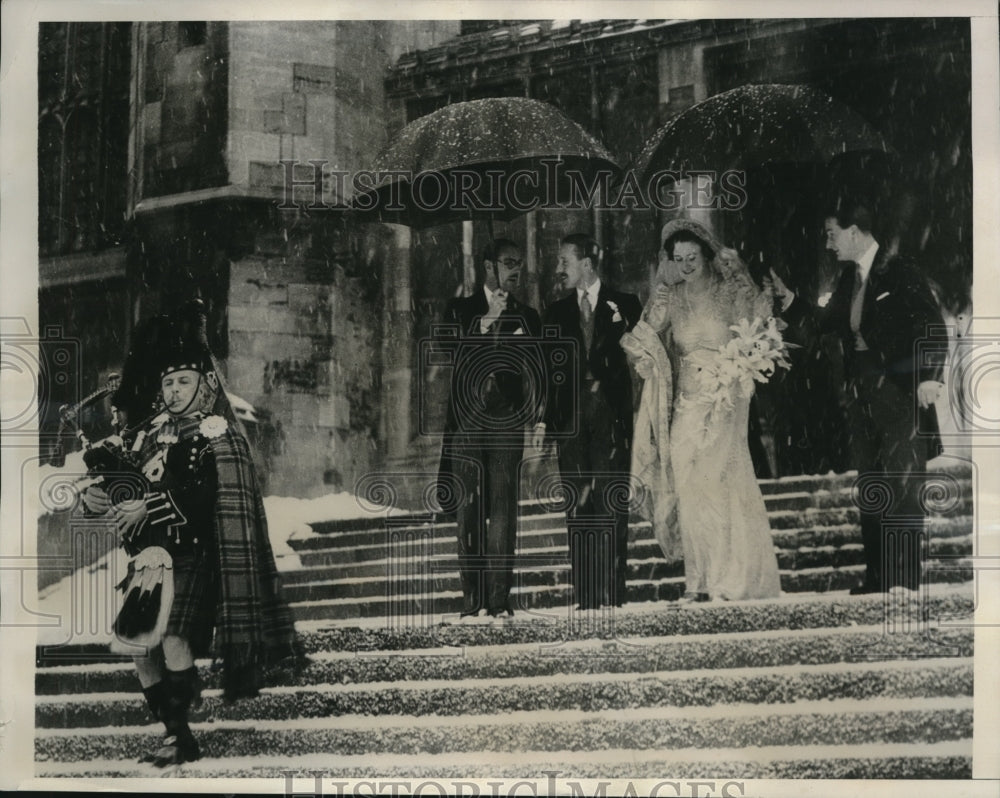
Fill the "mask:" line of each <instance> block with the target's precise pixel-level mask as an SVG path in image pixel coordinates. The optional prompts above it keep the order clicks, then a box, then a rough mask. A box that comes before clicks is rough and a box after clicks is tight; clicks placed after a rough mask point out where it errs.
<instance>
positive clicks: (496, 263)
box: [440, 239, 541, 619]
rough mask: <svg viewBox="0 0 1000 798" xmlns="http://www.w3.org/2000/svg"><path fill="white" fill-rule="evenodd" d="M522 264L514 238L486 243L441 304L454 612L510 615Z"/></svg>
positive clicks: (525, 391) (522, 374)
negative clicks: (478, 279) (456, 583)
mask: <svg viewBox="0 0 1000 798" xmlns="http://www.w3.org/2000/svg"><path fill="white" fill-rule="evenodd" d="M523 263H524V258H523V255H522V253H521V250H520V248H519V247H518V246H517V244H515V243H514V242H513V241H510V240H507V239H497V240H495V241H493V242H491V243H490V245H489V246H487V248H486V250H485V251H484V252H483V255H482V274H483V283H482V285H481V286H479V287H478V288H477V289H476V290H475V291H474V292H473V294H472V295H471V296H468V297H462V298H460V299H453V300H452V301H451V302H450V303H449V304H448V308H447V310H446V311H445V321H446V322H447V323H448V324H449V325H452V329H457V334H458V341H457V342H456V343H455V349H454V351H455V358H454V360H453V364H454V371H453V373H452V380H451V394H450V396H449V399H448V415H447V419H446V422H445V435H444V448H443V450H442V456H441V477H440V478H441V483H442V485H445V486H449V485H450V487H452V488H457V490H455V491H454V492H453V495H454V498H455V503H456V504H457V507H456V516H457V521H458V552H459V571H460V574H461V580H462V593H463V606H462V613H461V614H462V617H463V618H475V617H477V616H479V615H480V613H481V612H485V613H486V615H487V616H491V617H492V618H498V619H505V618H509V617H511V616H512V615H513V614H514V611H513V608H512V607H511V604H510V589H511V586H512V584H513V578H514V564H513V557H514V543H515V536H516V533H517V488H518V484H517V483H518V480H517V474H518V464H519V463H520V461H521V458H522V456H523V448H524V446H523V441H524V437H523V436H524V426H525V424H526V423H529V422H530V421H531V420H532V419H533V417H534V415H535V414H536V413H537V410H536V405H537V397H536V396H535V393H536V391H535V390H533V387H532V383H531V382H530V380H529V379H528V371H527V366H528V359H529V358H530V357H531V350H530V346H525V344H527V342H528V339H531V338H537V336H538V335H539V333H540V330H541V324H540V320H539V316H538V313H537V312H536V311H535V310H534V309H533V308H530V307H528V306H527V305H525V304H524V303H522V302H520V301H519V300H518V299H517V298H516V297H515V296H514V292H515V291H516V290H517V289H518V287H519V285H520V280H521V269H522V266H523Z"/></svg>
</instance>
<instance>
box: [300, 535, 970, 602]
mask: <svg viewBox="0 0 1000 798" xmlns="http://www.w3.org/2000/svg"><path fill="white" fill-rule="evenodd" d="M928 548H929V554H928V556H929V557H930V558H931V559H932V560H936V559H940V558H942V557H969V556H970V555H971V554H972V536H971V535H966V536H965V537H961V538H951V539H940V538H935V539H932V540H931V541H930V545H929V547H928ZM526 554H527V556H528V557H529V558H531V562H530V563H529V564H527V565H515V568H514V580H515V584H516V585H520V586H524V587H536V586H540V585H553V584H559V583H565V581H566V578H567V576H566V574H567V573H568V569H569V553H568V551H567V550H566V549H562V550H560V549H558V548H553V549H549V550H544V549H543V550H538V551H537V552H535V553H531V552H526ZM630 554H631V559H630V560H629V564H628V577H627V578H628V579H629V580H639V581H643V580H647V581H648V580H664V579H670V578H678V577H683V575H684V564H683V563H682V562H669V563H668V562H667V561H666V560H664V559H662V557H660V556H658V555H659V554H660V549H659V547H658V545H657V544H656V543H655V541H649V542H646V543H644V544H640V545H633V546H632V547H631V551H630ZM775 554H776V555H777V560H778V568H779V569H781V570H782V571H796V570H804V569H812V568H826V567H830V568H844V567H846V566H853V565H863V564H864V549H863V547H862V545H861V543H860V542H857V543H850V544H845V545H842V546H840V547H833V546H817V547H803V548H801V549H798V550H794V551H789V550H779V551H776V552H775ZM543 557H544V558H546V561H547V562H548V563H549V564H542V560H541V558H543ZM640 558H641V559H640ZM309 574H310V575H311V576H312V577H313V578H312V579H310V580H308V581H306V580H302V579H298V580H295V581H293V582H291V583H290V584H289V583H288V582H285V584H284V595H285V597H286V598H287V599H288V601H290V602H297V601H313V600H320V599H324V598H332V597H338V598H339V597H346V596H353V597H364V596H372V595H377V594H384V593H386V592H387V591H388V590H389V588H390V586H395V587H394V589H395V590H396V591H397V592H398V591H399V590H403V589H407V590H410V591H412V590H421V589H424V587H423V586H425V585H427V586H428V587H431V586H432V587H433V589H434V590H436V591H444V590H460V589H461V588H460V584H459V581H458V557H457V556H455V555H454V554H453V555H452V556H434V557H429V558H426V559H423V558H418V557H413V558H408V559H406V560H399V561H394V562H392V563H391V564H390V563H389V562H383V563H380V564H374V563H373V564H371V565H370V566H369V567H367V568H364V569H362V568H360V567H359V568H357V569H349V568H343V567H341V568H315V569H310V570H309ZM428 583H430V584H428Z"/></svg>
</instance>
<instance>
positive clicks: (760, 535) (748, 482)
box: [622, 219, 781, 603]
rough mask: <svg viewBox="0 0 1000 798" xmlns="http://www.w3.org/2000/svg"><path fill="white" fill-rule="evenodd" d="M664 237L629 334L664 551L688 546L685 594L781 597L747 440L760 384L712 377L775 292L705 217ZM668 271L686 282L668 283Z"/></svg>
mask: <svg viewBox="0 0 1000 798" xmlns="http://www.w3.org/2000/svg"><path fill="white" fill-rule="evenodd" d="M661 241H662V242H663V249H662V251H661V252H660V268H659V271H658V273H657V280H656V282H657V286H656V290H655V292H654V294H653V295H652V296H651V297H650V300H649V302H648V304H647V305H646V308H645V310H644V311H643V316H642V321H640V322H639V323H638V324H637V325H636V327H635V329H634V330H633V332H631V333H629V334H627V335H626V336H624V337H623V338H622V346H623V347H624V348H625V350H626V352H628V353H629V355H630V357H631V358H632V359H633V361H634V362H635V364H636V371H637V372H638V373H639V375H640V376H641V377H642V378H643V379H644V380H645V384H644V386H643V393H642V400H641V403H640V408H639V417H638V419H637V423H636V429H635V442H634V444H633V456H632V474H633V479H634V482H635V483H636V484H643V485H645V486H646V491H645V496H646V500H647V501H648V502H650V503H651V504H652V511H651V515H652V518H653V527H654V531H655V532H656V537H657V540H658V542H659V543H660V546H661V548H662V549H663V552H664V555H665V556H666V557H667V559H668V560H676V559H678V557H679V556H683V559H684V576H685V594H684V596H683V598H682V599H681V601H682V602H684V603H687V602H691V601H707V600H709V599H730V600H731V599H747V598H765V597H770V596H777V595H779V593H780V592H781V585H780V581H779V577H778V565H777V560H776V557H775V553H774V545H773V543H772V540H771V530H770V525H769V524H768V519H767V512H766V510H765V508H764V499H763V497H762V496H761V492H760V488H759V486H758V484H757V479H756V477H755V475H754V471H753V464H752V462H751V459H750V450H749V447H748V444H747V420H748V413H749V405H750V393H751V391H750V390H747V389H746V387H744V388H743V389H741V387H740V382H739V381H738V380H737V381H735V382H731V383H729V384H728V385H726V384H724V382H723V381H719V380H716V381H715V382H714V383H713V382H712V381H711V380H709V379H706V377H707V376H708V374H709V372H712V373H718V370H715V371H713V366H712V363H713V361H712V358H718V357H720V353H719V347H720V346H723V345H726V344H727V343H730V342H731V341H732V340H733V338H734V333H733V331H732V330H731V329H730V325H735V324H739V323H740V322H741V320H746V321H747V322H751V323H752V322H753V321H754V320H755V319H759V320H764V319H767V318H768V317H769V316H770V307H771V295H770V292H769V291H767V290H765V291H761V290H760V289H758V288H757V287H756V285H755V284H754V283H753V281H752V280H751V279H750V276H749V274H748V272H747V269H746V266H745V264H743V263H742V262H741V261H740V259H739V257H738V256H737V254H736V253H735V251H733V250H729V249H726V248H724V247H722V245H721V244H720V243H719V242H718V241H717V240H716V239H715V237H714V236H713V235H712V234H711V233H710V232H709V231H708V230H707V229H706V228H705V227H704V226H702V225H700V224H698V223H697V222H693V221H690V220H687V219H677V220H674V221H672V222H670V223H669V224H667V225H666V226H665V227H664V228H663V231H662V235H661ZM671 261H672V263H671ZM671 273H673V275H674V276H673V279H674V280H677V277H676V274H677V273H679V278H680V279H679V281H677V282H673V283H670V282H668V280H669V279H670V277H671ZM716 363H718V361H716Z"/></svg>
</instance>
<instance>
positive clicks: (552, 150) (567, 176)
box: [353, 97, 621, 227]
mask: <svg viewBox="0 0 1000 798" xmlns="http://www.w3.org/2000/svg"><path fill="white" fill-rule="evenodd" d="M371 171H372V173H374V176H373V177H374V180H373V182H376V185H373V186H372V187H370V188H368V189H366V190H365V189H363V190H362V191H360V192H358V193H356V194H355V196H354V201H353V207H354V209H355V211H357V212H359V213H360V214H362V215H363V216H371V217H372V218H373V219H378V220H380V221H384V222H395V223H399V224H407V225H410V226H412V227H429V226H432V225H437V224H444V223H446V222H453V221H460V220H466V219H472V218H486V219H489V220H492V219H511V218H513V217H514V216H517V215H519V214H522V213H525V212H527V211H529V210H533V209H534V208H536V207H539V206H543V205H550V204H552V203H553V202H555V203H562V204H568V203H571V200H572V198H573V196H574V193H573V191H572V188H573V186H574V183H576V185H578V186H579V187H580V188H582V189H583V191H584V193H586V192H587V190H588V189H589V187H591V186H592V185H594V181H595V180H597V179H598V178H599V177H600V175H601V174H602V173H603V174H604V175H606V177H607V182H610V181H611V180H612V179H613V178H615V177H617V176H618V175H619V174H620V172H621V170H620V168H619V166H618V164H617V163H615V160H614V158H613V157H612V155H611V153H609V152H608V151H607V150H606V149H605V148H604V147H603V146H602V145H601V144H600V142H598V141H597V139H595V138H594V137H593V136H591V135H590V134H589V133H587V132H586V131H585V130H584V129H583V128H582V127H580V126H579V125H578V124H576V123H575V122H573V121H572V120H571V119H569V118H568V117H567V116H566V115H565V114H563V113H562V112H561V111H560V110H559V109H557V108H555V107H553V106H551V105H548V104H547V103H543V102H540V101H538V100H530V99H527V98H524V97H496V98H490V99H485V100H471V101H469V102H462V103H454V104H452V105H448V106H445V107H444V108H441V109H439V110H437V111H435V112H434V113H431V114H428V115H427V116H423V117H421V118H420V119H417V120H415V121H413V122H411V123H410V124H408V125H407V126H406V127H404V128H403V129H402V130H401V131H400V132H399V134H398V135H396V136H395V137H394V139H393V140H392V142H391V143H390V144H389V146H388V147H387V148H386V149H385V150H384V151H383V152H382V153H381V154H380V155H379V157H378V158H377V159H376V161H375V164H374V165H373V168H372V170H371ZM576 194H577V196H579V197H582V196H583V194H581V193H580V191H579V190H578V191H577V192H576ZM575 207H585V205H584V204H581V203H576V204H575Z"/></svg>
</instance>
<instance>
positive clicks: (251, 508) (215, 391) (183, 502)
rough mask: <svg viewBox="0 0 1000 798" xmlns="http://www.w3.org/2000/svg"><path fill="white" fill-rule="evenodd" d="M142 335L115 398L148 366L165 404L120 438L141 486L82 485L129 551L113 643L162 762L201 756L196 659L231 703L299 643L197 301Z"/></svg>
mask: <svg viewBox="0 0 1000 798" xmlns="http://www.w3.org/2000/svg"><path fill="white" fill-rule="evenodd" d="M141 332H142V334H141V335H137V336H136V339H137V340H138V341H142V342H143V343H144V345H147V346H152V347H153V349H152V350H151V351H138V350H135V349H133V351H132V352H130V354H129V357H128V359H127V360H126V364H125V369H124V374H123V382H122V387H121V388H120V389H119V391H118V394H117V395H116V397H112V401H113V402H114V400H115V398H119V399H121V398H122V397H129V398H130V399H131V400H133V402H134V399H135V397H136V396H137V395H141V394H142V392H143V386H142V384H141V382H142V379H141V378H140V377H138V376H136V375H138V374H139V373H140V372H142V373H143V374H151V373H156V374H157V375H158V376H157V379H158V384H159V391H160V395H159V404H160V407H161V408H162V411H161V412H158V413H156V414H155V415H154V417H153V418H152V419H151V420H149V421H148V422H146V423H145V424H144V425H143V426H142V427H141V429H139V430H138V431H137V432H133V433H132V434H130V435H128V436H126V437H125V438H124V441H123V445H124V446H125V447H126V449H127V452H128V456H129V459H130V460H131V462H133V463H134V465H135V468H136V472H137V484H138V485H139V488H138V489H137V490H135V491H133V495H132V496H130V497H127V498H124V499H123V498H122V497H121V496H115V495H114V494H113V493H112V494H111V495H109V492H108V491H106V490H104V489H103V488H102V487H100V486H92V487H89V488H88V489H87V490H86V492H85V493H84V503H85V505H86V507H87V508H88V510H89V511H91V512H96V513H112V514H113V515H114V517H115V521H116V525H117V529H118V533H119V536H120V539H121V543H122V546H123V547H124V549H125V551H126V553H127V554H129V555H130V556H131V557H132V559H131V561H130V564H129V571H128V575H127V576H126V579H125V580H124V581H123V583H122V585H121V587H122V588H123V589H124V591H125V597H124V602H123V605H122V608H121V611H120V612H119V615H118V617H117V619H116V621H115V633H116V636H115V641H114V642H113V644H112V647H113V649H114V650H116V651H128V652H129V653H131V654H132V656H133V661H134V662H135V666H136V671H137V674H138V678H139V683H140V685H141V687H142V692H143V694H144V696H145V698H146V702H147V704H148V706H149V709H150V712H151V713H152V715H153V718H154V719H156V720H159V721H162V722H163V725H164V727H165V729H166V733H165V735H164V738H163V740H162V744H161V745H160V746H159V748H158V749H157V750H156V751H154V752H152V753H150V754H147V755H146V756H145V757H143V758H142V759H141V760H140V761H143V762H151V763H152V764H153V765H154V766H155V767H157V768H164V767H167V766H168V765H178V764H182V763H184V762H192V761H194V760H197V759H198V758H199V757H200V756H201V752H200V749H199V746H198V742H197V740H196V739H195V737H194V734H193V733H192V731H191V728H190V725H189V723H188V713H189V709H190V707H191V705H192V703H193V702H200V679H199V676H198V669H197V667H196V666H195V658H202V657H207V656H210V655H211V656H214V657H215V658H216V660H217V661H218V663H219V664H220V665H221V672H222V691H223V698H224V699H225V700H226V701H235V700H236V699H239V698H244V697H253V696H256V695H257V694H258V691H259V688H260V687H261V686H263V684H264V679H265V678H266V672H267V669H268V668H269V666H271V665H273V664H275V663H276V662H277V661H279V660H282V659H284V658H286V657H290V656H293V655H294V654H295V651H296V645H295V632H294V626H293V623H292V618H291V613H290V611H289V609H288V606H287V604H286V603H285V602H284V601H283V600H282V599H281V596H280V591H279V580H278V573H277V568H276V566H275V561H274V555H273V552H272V550H271V544H270V540H269V538H268V529H267V519H266V517H265V514H264V504H263V500H262V496H261V490H260V484H259V482H258V479H257V475H256V473H255V470H254V465H253V462H252V458H251V453H250V447H249V444H248V442H247V439H246V437H245V436H244V434H243V432H242V430H241V428H240V424H239V422H238V421H237V419H236V416H235V414H234V413H233V410H232V407H231V405H230V404H229V402H228V399H227V398H226V394H225V391H224V390H222V387H221V384H220V379H221V378H220V375H219V371H218V369H217V368H216V365H215V359H214V358H213V356H212V353H211V351H210V349H209V347H208V342H207V336H206V325H205V315H204V309H203V306H202V305H201V303H200V302H196V303H191V304H189V305H187V306H185V307H184V308H182V309H181V311H179V312H178V313H177V314H175V315H174V316H173V317H157V318H156V319H154V320H151V322H150V323H149V325H148V326H147V327H146V328H145V329H144V330H142V331H141ZM137 362H140V363H142V364H143V367H142V368H136V363H137ZM150 367H153V371H152V372H150V371H149V369H150ZM123 403H124V402H123ZM119 493H121V491H119Z"/></svg>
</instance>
